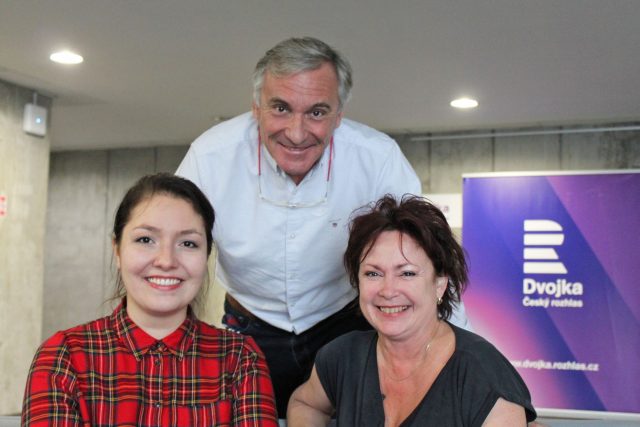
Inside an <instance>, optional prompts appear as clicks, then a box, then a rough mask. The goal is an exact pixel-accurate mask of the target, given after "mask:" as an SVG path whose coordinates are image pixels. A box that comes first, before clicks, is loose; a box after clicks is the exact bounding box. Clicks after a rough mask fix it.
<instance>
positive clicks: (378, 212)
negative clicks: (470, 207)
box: [343, 194, 468, 319]
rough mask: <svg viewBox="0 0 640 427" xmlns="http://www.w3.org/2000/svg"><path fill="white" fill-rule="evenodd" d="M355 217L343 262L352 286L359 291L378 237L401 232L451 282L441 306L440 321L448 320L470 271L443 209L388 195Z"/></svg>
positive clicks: (420, 199)
mask: <svg viewBox="0 0 640 427" xmlns="http://www.w3.org/2000/svg"><path fill="white" fill-rule="evenodd" d="M354 215H355V217H353V219H352V220H351V224H350V228H349V230H350V232H349V243H348V244H347V250H346V251H345V254H344V259H343V261H344V266H345V268H346V269H347V274H348V276H349V281H350V282H351V286H353V287H354V288H355V289H356V290H358V285H359V279H358V272H359V270H360V264H361V263H362V261H363V260H364V258H366V256H367V254H368V253H369V251H370V250H371V247H372V246H373V245H374V243H375V242H376V240H377V238H378V236H380V234H381V233H382V232H384V231H398V232H400V233H402V234H405V235H407V236H409V237H411V238H412V239H413V240H415V241H416V243H417V244H418V245H419V246H420V247H421V248H422V249H423V250H424V251H425V253H426V254H427V256H428V257H429V259H430V260H431V262H432V263H433V267H434V269H435V272H436V274H437V275H438V276H447V277H448V278H449V283H448V286H447V289H446V291H445V293H444V295H443V296H442V303H440V304H439V305H438V315H439V317H440V318H442V319H448V318H449V317H450V316H451V312H452V310H453V304H454V303H457V302H459V301H460V296H461V295H462V292H463V291H464V289H465V287H466V285H467V280H468V270H467V262H466V260H465V255H464V250H463V249H462V247H461V246H460V244H458V242H457V241H456V238H455V236H454V235H453V233H452V232H451V228H450V227H449V224H448V223H447V220H446V219H445V217H444V215H443V214H442V212H441V211H440V209H438V208H437V207H436V206H435V205H433V204H432V203H430V202H429V201H428V200H427V199H425V198H423V197H418V196H414V195H409V194H407V195H405V196H403V197H402V199H401V200H400V201H399V202H398V201H397V200H396V198H394V197H393V196H391V195H389V194H387V195H385V196H384V197H382V198H381V199H380V200H378V201H377V202H375V203H372V204H370V205H368V206H366V207H365V208H361V209H359V210H357V211H355V212H354Z"/></svg>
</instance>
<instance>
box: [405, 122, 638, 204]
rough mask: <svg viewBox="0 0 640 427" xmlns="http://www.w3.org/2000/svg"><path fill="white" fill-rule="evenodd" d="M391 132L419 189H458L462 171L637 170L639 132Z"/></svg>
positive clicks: (440, 190) (439, 191)
mask: <svg viewBox="0 0 640 427" xmlns="http://www.w3.org/2000/svg"><path fill="white" fill-rule="evenodd" d="M631 125H633V124H631ZM635 125H636V126H637V125H638V124H637V123H636V124H635ZM627 126H629V125H627ZM528 131H530V130H528ZM497 134H499V132H497ZM392 136H393V137H394V138H395V139H396V141H398V144H399V145H400V147H401V148H402V151H403V152H404V153H405V155H406V156H407V158H408V159H409V161H410V162H411V164H412V166H413V167H414V169H415V170H416V172H417V173H418V175H419V176H420V178H421V180H422V190H423V192H424V193H460V192H462V178H461V176H462V174H464V173H480V172H512V171H545V170H601V169H640V131H618V132H598V131H594V132H585V133H572V134H562V133H557V134H546V135H536V136H508V137H497V136H496V137H481V138H471V137H467V138H465V137H460V138H459V139H447V140H441V139H438V138H439V137H441V136H442V135H424V134H413V135H412V134H403V135H392ZM429 138H433V139H432V140H430V139H429Z"/></svg>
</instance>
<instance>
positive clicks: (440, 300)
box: [438, 297, 442, 305]
mask: <svg viewBox="0 0 640 427" xmlns="http://www.w3.org/2000/svg"><path fill="white" fill-rule="evenodd" d="M440 304H442V297H438V305H440Z"/></svg>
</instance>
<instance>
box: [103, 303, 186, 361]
mask: <svg viewBox="0 0 640 427" xmlns="http://www.w3.org/2000/svg"><path fill="white" fill-rule="evenodd" d="M196 320H197V319H196V317H195V315H194V314H193V311H192V310H191V307H188V309H187V317H186V319H184V322H182V324H181V325H180V326H179V327H178V329H176V330H175V331H173V332H172V333H170V334H169V335H167V336H166V337H164V338H163V339H161V340H157V339H155V338H154V337H152V336H151V335H149V334H147V333H146V332H145V331H143V330H142V329H141V328H140V327H139V326H138V325H136V324H135V323H134V322H133V320H131V318H130V317H129V315H128V314H127V309H126V297H125V298H123V299H122V302H121V303H120V305H118V307H117V308H116V309H115V310H114V311H113V314H112V316H111V322H112V325H113V329H114V330H115V332H116V336H117V337H118V339H119V340H120V341H121V342H122V344H123V345H124V346H125V347H126V348H127V349H129V350H130V351H131V352H132V353H133V355H134V357H135V358H136V360H138V361H140V360H141V359H142V357H143V356H144V355H145V354H146V353H148V352H149V351H152V350H156V351H157V350H160V351H168V352H169V353H171V354H173V355H174V356H176V357H177V358H178V359H180V360H182V358H183V357H184V355H185V354H186V352H187V351H188V350H189V348H190V347H191V345H192V344H193V342H194V337H195V334H196V326H197V321H196Z"/></svg>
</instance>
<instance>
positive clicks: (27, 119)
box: [22, 94, 47, 136]
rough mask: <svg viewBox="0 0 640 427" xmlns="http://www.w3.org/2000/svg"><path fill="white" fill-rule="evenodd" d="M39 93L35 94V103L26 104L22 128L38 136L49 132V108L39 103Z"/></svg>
mask: <svg viewBox="0 0 640 427" xmlns="http://www.w3.org/2000/svg"><path fill="white" fill-rule="evenodd" d="M37 101H38V95H37V94H34V95H33V103H29V104H27V105H25V106H24V115H23V118H22V130H24V131H25V132H26V133H28V134H31V135H36V136H45V135H46V134H47V109H46V108H45V107H41V106H40V105H37Z"/></svg>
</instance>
